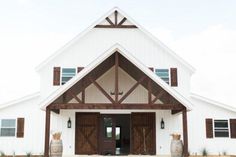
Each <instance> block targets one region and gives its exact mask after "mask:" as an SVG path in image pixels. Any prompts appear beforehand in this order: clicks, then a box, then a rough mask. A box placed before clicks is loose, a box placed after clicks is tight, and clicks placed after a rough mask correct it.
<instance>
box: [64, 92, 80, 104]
mask: <svg viewBox="0 0 236 157" xmlns="http://www.w3.org/2000/svg"><path fill="white" fill-rule="evenodd" d="M68 92H69V93H70V95H71V96H72V97H73V98H74V99H75V100H76V101H77V102H78V103H81V104H82V103H83V102H82V100H80V99H79V98H78V97H77V95H75V94H74V93H73V92H72V91H70V90H69V91H68Z"/></svg>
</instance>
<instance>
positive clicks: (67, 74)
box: [61, 68, 76, 85]
mask: <svg viewBox="0 0 236 157" xmlns="http://www.w3.org/2000/svg"><path fill="white" fill-rule="evenodd" d="M75 74H76V68H62V71H61V84H62V85H63V84H65V83H66V82H67V81H69V80H70V79H71V78H72V77H74V76H75Z"/></svg>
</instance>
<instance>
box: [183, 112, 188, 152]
mask: <svg viewBox="0 0 236 157" xmlns="http://www.w3.org/2000/svg"><path fill="white" fill-rule="evenodd" d="M182 114H183V115H182V116H183V141H184V152H183V156H184V157H188V156H189V154H188V121H187V110H186V108H185V109H184V110H183V111H182Z"/></svg>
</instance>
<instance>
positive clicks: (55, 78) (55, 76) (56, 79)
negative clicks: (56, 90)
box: [53, 67, 61, 86]
mask: <svg viewBox="0 0 236 157" xmlns="http://www.w3.org/2000/svg"><path fill="white" fill-rule="evenodd" d="M60 77H61V68H60V67H54V69H53V85H54V86H59V85H60Z"/></svg>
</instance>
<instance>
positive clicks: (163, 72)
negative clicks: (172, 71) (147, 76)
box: [155, 69, 170, 84]
mask: <svg viewBox="0 0 236 157" xmlns="http://www.w3.org/2000/svg"><path fill="white" fill-rule="evenodd" d="M155 73H156V75H157V76H159V77H160V78H161V79H162V80H163V81H165V82H166V83H167V84H169V82H170V75H169V69H155Z"/></svg>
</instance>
